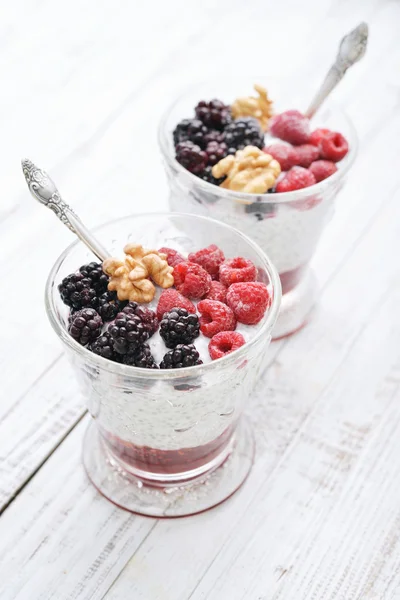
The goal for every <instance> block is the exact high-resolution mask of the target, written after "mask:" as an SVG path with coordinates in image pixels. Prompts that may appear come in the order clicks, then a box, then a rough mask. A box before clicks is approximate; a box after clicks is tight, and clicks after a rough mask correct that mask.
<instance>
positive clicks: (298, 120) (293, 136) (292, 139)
mask: <svg viewBox="0 0 400 600" xmlns="http://www.w3.org/2000/svg"><path fill="white" fill-rule="evenodd" d="M269 130H270V133H271V134H272V135H273V136H275V137H278V138H280V139H281V140H285V142H289V143H290V144H294V145H295V146H299V145H300V144H307V143H308V140H309V138H310V122H309V120H308V119H307V117H305V116H304V115H302V114H301V113H300V112H299V111H298V110H287V111H286V112H283V113H281V114H280V115H275V116H274V117H272V119H271V120H270V122H269Z"/></svg>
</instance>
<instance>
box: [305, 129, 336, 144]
mask: <svg viewBox="0 0 400 600" xmlns="http://www.w3.org/2000/svg"><path fill="white" fill-rule="evenodd" d="M328 133H331V130H330V129H323V128H322V129H316V130H315V131H313V132H312V134H311V135H310V139H309V140H308V143H309V144H313V145H314V146H319V145H320V143H321V140H322V138H323V137H325V136H326V135H327V134H328Z"/></svg>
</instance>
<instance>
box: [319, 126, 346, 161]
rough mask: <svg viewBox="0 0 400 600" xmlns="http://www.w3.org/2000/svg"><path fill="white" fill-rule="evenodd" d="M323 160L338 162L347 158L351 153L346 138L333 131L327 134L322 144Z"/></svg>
mask: <svg viewBox="0 0 400 600" xmlns="http://www.w3.org/2000/svg"><path fill="white" fill-rule="evenodd" d="M319 147H320V151H321V158H324V159H326V160H331V161H333V162H338V161H339V160H342V158H344V157H345V156H346V154H347V153H348V151H349V145H348V143H347V140H346V138H345V137H344V136H343V135H342V134H341V133H336V132H335V131H331V132H330V133H327V134H326V135H325V136H324V137H323V138H322V139H321V142H320V145H319Z"/></svg>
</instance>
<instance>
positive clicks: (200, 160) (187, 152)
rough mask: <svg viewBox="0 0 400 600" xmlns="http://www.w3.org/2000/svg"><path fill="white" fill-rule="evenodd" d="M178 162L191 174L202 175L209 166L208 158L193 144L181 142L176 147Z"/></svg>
mask: <svg viewBox="0 0 400 600" xmlns="http://www.w3.org/2000/svg"><path fill="white" fill-rule="evenodd" d="M176 160H177V161H178V162H179V163H181V165H182V166H183V167H185V169H187V170H188V171H190V172H191V173H195V174H196V173H201V171H203V170H204V169H205V167H206V165H207V160H208V156H207V154H206V153H205V152H204V150H202V149H201V148H200V146H197V145H196V144H193V142H190V141H187V142H180V143H179V144H177V146H176Z"/></svg>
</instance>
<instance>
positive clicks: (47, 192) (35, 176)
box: [22, 159, 76, 233]
mask: <svg viewBox="0 0 400 600" xmlns="http://www.w3.org/2000/svg"><path fill="white" fill-rule="evenodd" d="M22 171H23V173H24V176H25V179H26V182H27V184H28V187H29V190H30V192H31V194H32V196H34V198H36V200H38V201H39V202H40V203H41V204H44V205H45V206H47V208H50V210H52V211H53V212H54V213H55V214H56V216H57V217H58V218H59V219H60V221H61V222H62V223H64V225H66V226H67V227H68V229H70V230H71V231H72V232H73V233H76V231H75V228H74V227H73V225H72V223H71V222H70V220H69V218H68V211H69V212H70V213H72V214H75V213H74V211H73V210H72V208H71V207H70V206H68V204H66V203H65V202H64V200H63V199H62V198H61V196H60V193H59V191H58V190H57V188H56V186H55V185H54V183H53V181H52V180H51V179H50V177H49V176H48V175H47V173H46V172H45V171H42V169H39V168H38V167H36V165H34V164H33V162H31V161H30V160H28V159H24V160H23V161H22Z"/></svg>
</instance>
